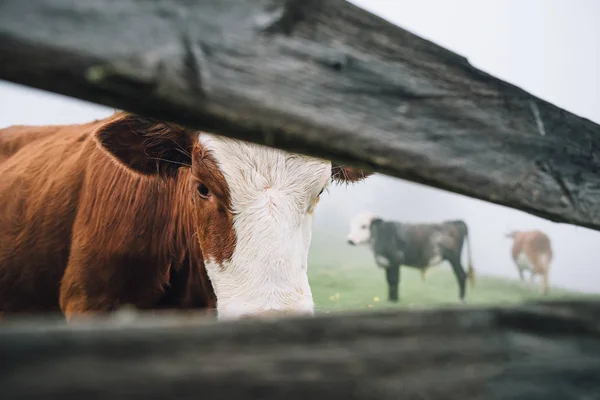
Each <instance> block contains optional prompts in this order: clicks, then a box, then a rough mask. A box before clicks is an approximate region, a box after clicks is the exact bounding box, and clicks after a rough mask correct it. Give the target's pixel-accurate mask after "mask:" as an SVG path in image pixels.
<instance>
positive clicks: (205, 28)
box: [0, 0, 600, 229]
mask: <svg viewBox="0 0 600 400" xmlns="http://www.w3.org/2000/svg"><path fill="white" fill-rule="evenodd" d="M474 34H476V33H474ZM574 45H575V44H574ZM0 59H1V60H2V62H0V79H5V80H8V81H12V82H16V83H21V84H25V85H28V86H32V87H36V88H41V89H45V90H49V91H52V92H56V93H62V94H65V95H68V96H72V97H77V98H80V99H85V100H89V101H92V102H96V103H100V104H105V105H108V106H113V107H117V108H121V109H126V110H129V111H134V112H138V113H141V114H146V115H151V116H155V117H159V118H163V119H168V120H172V121H176V122H180V123H183V124H186V125H188V126H190V127H195V128H198V129H204V130H208V131H212V132H215V133H221V134H224V135H227V136H232V137H237V138H242V139H245V140H249V141H253V142H257V143H263V144H267V145H270V146H274V147H278V148H282V149H287V150H291V151H296V152H301V153H306V154H310V155H316V156H321V157H324V158H329V159H332V160H334V161H338V162H342V163H346V164H353V165H357V166H363V167H366V168H367V169H371V170H376V171H378V172H383V173H386V174H389V175H393V176H396V177H400V178H404V179H407V180H411V181H414V182H420V183H424V184H427V185H430V186H434V187H438V188H442V189H446V190H449V191H453V192H456V193H462V194H465V195H468V196H471V197H475V198H479V199H483V200H486V201H489V202H494V203H498V204H503V205H506V206H509V207H513V208H517V209H521V210H524V211H527V212H530V213H533V214H537V215H539V216H542V217H545V218H548V219H551V220H555V221H564V222H569V223H573V224H576V225H582V226H587V227H591V228H595V229H600V210H599V208H598V206H597V204H598V199H599V198H600V156H599V154H600V127H599V126H598V125H596V124H594V123H592V122H590V121H589V120H586V119H584V118H580V117H578V116H576V115H573V114H571V113H569V112H567V111H564V110H562V109H560V108H558V107H555V106H554V105H552V104H549V103H547V102H545V101H542V100H540V99H538V98H536V97H534V96H532V95H530V94H529V93H527V92H525V91H523V90H521V89H519V88H517V87H515V86H512V85H509V84H507V83H505V82H503V81H501V80H499V79H496V78H494V77H492V76H490V75H488V74H486V73H484V72H481V71H480V70H478V69H476V68H474V67H472V66H471V65H470V64H469V63H468V61H467V60H466V59H465V58H463V57H460V56H458V55H456V54H454V53H451V52H449V51H447V50H445V49H443V48H441V47H439V46H437V45H435V44H433V43H431V42H429V41H426V40H424V39H421V38H419V37H417V36H415V35H413V34H411V33H409V32H407V31H405V30H403V29H401V28H399V27H397V26H394V25H392V24H390V23H388V22H386V21H384V20H383V19H381V18H378V17H376V16H374V15H372V14H370V13H368V12H366V11H364V10H362V9H360V8H358V7H356V6H354V5H352V4H350V3H347V2H345V1H343V0H289V1H284V0H245V1H238V0H204V1H186V0H154V1H147V2H142V1H138V0H119V1H116V0H92V1H80V0H36V1H23V0H3V1H2V2H0Z"/></svg>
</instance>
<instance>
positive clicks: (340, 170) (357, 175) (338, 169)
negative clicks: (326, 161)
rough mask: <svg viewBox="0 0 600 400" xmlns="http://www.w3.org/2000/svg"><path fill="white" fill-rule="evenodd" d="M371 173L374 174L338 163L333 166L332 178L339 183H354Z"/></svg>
mask: <svg viewBox="0 0 600 400" xmlns="http://www.w3.org/2000/svg"><path fill="white" fill-rule="evenodd" d="M370 175H372V172H365V171H363V170H362V169H356V168H352V167H344V166H342V165H336V164H333V165H332V166H331V179H332V180H333V181H334V182H337V183H354V182H358V181H362V180H363V179H365V178H367V177H368V176H370Z"/></svg>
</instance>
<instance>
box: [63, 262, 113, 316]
mask: <svg viewBox="0 0 600 400" xmlns="http://www.w3.org/2000/svg"><path fill="white" fill-rule="evenodd" d="M90 270H92V268H89V269H88V270H87V271H86V269H85V268H82V267H80V266H79V265H78V264H77V263H73V262H70V263H69V265H68V266H67V269H66V270H65V274H64V276H63V279H62V281H61V285H60V298H59V302H60V308H61V310H62V312H63V314H64V315H65V318H66V320H67V321H68V322H72V321H73V320H75V319H82V318H86V317H90V316H93V315H96V314H102V313H105V312H109V311H113V310H115V309H116V308H117V306H118V305H117V304H116V302H115V301H113V300H114V299H111V296H110V295H109V294H108V292H107V291H103V290H102V289H101V288H100V286H99V285H98V284H99V283H100V282H95V283H94V284H91V283H90V278H91V277H90V274H89V273H90ZM102 292H104V293H102Z"/></svg>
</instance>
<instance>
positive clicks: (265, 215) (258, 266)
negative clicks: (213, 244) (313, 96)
mask: <svg viewBox="0 0 600 400" xmlns="http://www.w3.org/2000/svg"><path fill="white" fill-rule="evenodd" d="M199 142H200V145H201V146H202V148H203V149H204V150H205V151H207V152H208V153H209V154H210V155H211V156H212V158H214V160H216V163H217V165H218V168H219V170H220V172H221V174H222V176H223V178H224V180H225V182H226V185H227V187H228V188H229V198H230V201H229V202H230V205H229V207H230V212H231V216H232V227H233V230H234V233H235V244H234V247H233V251H232V253H231V255H230V257H228V258H227V259H223V257H220V258H221V259H219V254H211V252H210V250H204V249H203V256H204V259H205V260H204V261H205V265H206V269H207V272H208V276H209V278H210V280H211V282H212V285H213V288H214V290H215V294H216V297H217V312H218V316H219V318H220V319H230V318H239V317H241V316H246V315H253V314H259V313H263V312H268V311H288V312H292V313H295V314H298V313H300V314H312V313H313V308H314V303H313V299H312V293H311V289H310V286H309V283H308V274H307V260H308V250H309V245H310V241H311V227H312V213H313V209H314V207H315V205H316V203H317V201H318V199H319V195H320V194H321V192H322V191H323V190H324V189H325V188H326V187H327V185H328V183H329V182H330V181H331V163H330V162H328V161H324V160H320V159H315V158H310V157H305V156H301V155H296V154H290V153H287V152H283V151H280V150H276V149H273V148H269V147H263V146H258V145H253V144H249V143H245V142H240V141H235V140H231V139H228V138H224V137H220V136H213V135H208V134H200V135H199Z"/></svg>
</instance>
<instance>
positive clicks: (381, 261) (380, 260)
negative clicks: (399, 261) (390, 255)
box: [375, 255, 390, 268]
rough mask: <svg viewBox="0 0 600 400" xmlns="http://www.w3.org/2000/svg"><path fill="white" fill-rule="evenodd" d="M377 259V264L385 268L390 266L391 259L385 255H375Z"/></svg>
mask: <svg viewBox="0 0 600 400" xmlns="http://www.w3.org/2000/svg"><path fill="white" fill-rule="evenodd" d="M375 261H377V264H378V265H379V266H380V267H385V268H387V267H389V266H390V262H389V260H388V259H387V258H385V257H382V256H379V255H377V256H375Z"/></svg>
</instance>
